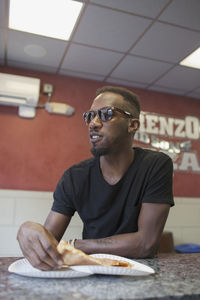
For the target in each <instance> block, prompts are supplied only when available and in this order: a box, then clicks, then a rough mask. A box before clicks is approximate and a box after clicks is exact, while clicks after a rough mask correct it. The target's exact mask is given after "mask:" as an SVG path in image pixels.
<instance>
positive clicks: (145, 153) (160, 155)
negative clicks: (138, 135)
mask: <svg viewBox="0 0 200 300" xmlns="http://www.w3.org/2000/svg"><path fill="white" fill-rule="evenodd" d="M134 149H135V151H136V155H137V157H138V159H139V160H140V161H141V160H145V161H151V162H153V161H169V162H170V161H171V162H172V160H171V158H170V156H169V155H167V154H165V153H164V152H160V151H156V150H151V149H147V148H139V147H135V148H134Z"/></svg>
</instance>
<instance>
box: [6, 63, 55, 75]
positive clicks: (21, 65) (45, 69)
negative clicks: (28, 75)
mask: <svg viewBox="0 0 200 300" xmlns="http://www.w3.org/2000/svg"><path fill="white" fill-rule="evenodd" d="M8 66H10V67H17V68H23V69H28V70H34V71H41V72H48V73H56V71H57V68H56V67H50V66H47V65H46V66H44V65H37V64H31V63H24V62H21V61H20V62H19V61H13V60H9V61H8Z"/></svg>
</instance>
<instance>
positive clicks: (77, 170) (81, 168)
mask: <svg viewBox="0 0 200 300" xmlns="http://www.w3.org/2000/svg"><path fill="white" fill-rule="evenodd" d="M95 161H96V160H95V158H93V157H92V158H88V159H85V160H83V161H81V162H78V163H76V164H74V165H72V166H71V167H69V168H68V169H67V170H66V171H65V174H66V173H68V174H74V175H75V174H79V175H81V174H86V173H88V171H89V170H90V169H91V168H92V167H93V166H94V165H95Z"/></svg>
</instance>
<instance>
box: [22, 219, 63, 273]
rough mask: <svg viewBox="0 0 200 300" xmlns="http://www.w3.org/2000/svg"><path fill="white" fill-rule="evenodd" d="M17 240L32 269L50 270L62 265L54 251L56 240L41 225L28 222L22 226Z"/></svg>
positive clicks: (59, 257)
mask: <svg viewBox="0 0 200 300" xmlns="http://www.w3.org/2000/svg"><path fill="white" fill-rule="evenodd" d="M17 239H18V241H19V244H20V247H21V249H22V252H23V254H24V256H25V257H26V258H27V259H28V261H29V262H30V263H31V265H32V266H33V267H35V268H37V269H40V270H51V269H54V268H55V267H57V266H59V265H62V264H63V261H62V257H61V255H60V254H59V253H58V252H57V249H56V247H57V244H58V242H57V240H56V239H55V238H54V236H53V235H52V234H51V233H50V232H49V231H47V230H46V229H45V228H44V227H43V226H42V225H40V224H36V223H30V222H27V223H25V224H23V225H22V226H21V228H20V230H19V232H18V235H17Z"/></svg>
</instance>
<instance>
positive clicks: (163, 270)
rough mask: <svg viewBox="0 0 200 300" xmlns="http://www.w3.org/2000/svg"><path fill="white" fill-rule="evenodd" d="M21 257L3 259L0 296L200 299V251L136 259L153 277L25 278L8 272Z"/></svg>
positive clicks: (20, 299)
mask: <svg viewBox="0 0 200 300" xmlns="http://www.w3.org/2000/svg"><path fill="white" fill-rule="evenodd" d="M17 259H19V258H13V257H12V258H11V257H1V258H0V299H3V300H11V299H12V300H13V299H17V300H25V299H27V300H42V299H48V300H75V299H81V300H94V299H103V300H106V299H148V300H150V299H159V298H160V299H162V300H168V299H170V300H172V299H181V300H183V299H184V300H185V299H200V254H163V255H159V257H158V258H154V259H138V260H136V261H138V262H140V263H143V264H146V265H148V266H150V267H152V268H153V269H154V270H155V271H156V273H155V274H153V275H149V276H143V277H142V276H140V277H130V276H113V275H112V276H110V275H92V276H88V277H82V278H73V279H67V278H66V279H46V278H43V279H41V278H30V277H23V276H20V275H16V274H11V273H9V272H8V266H9V265H10V264H11V263H12V262H14V261H15V260H17Z"/></svg>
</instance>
